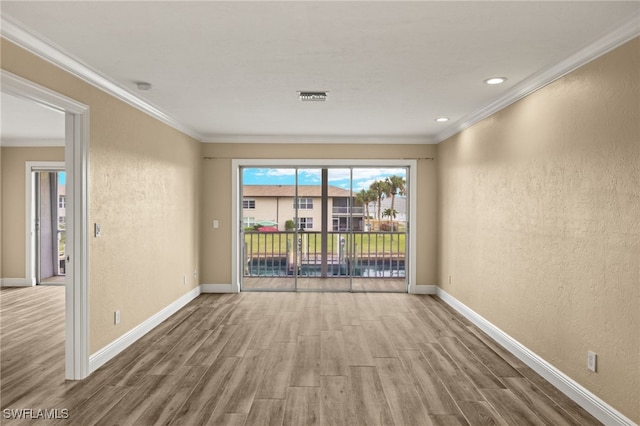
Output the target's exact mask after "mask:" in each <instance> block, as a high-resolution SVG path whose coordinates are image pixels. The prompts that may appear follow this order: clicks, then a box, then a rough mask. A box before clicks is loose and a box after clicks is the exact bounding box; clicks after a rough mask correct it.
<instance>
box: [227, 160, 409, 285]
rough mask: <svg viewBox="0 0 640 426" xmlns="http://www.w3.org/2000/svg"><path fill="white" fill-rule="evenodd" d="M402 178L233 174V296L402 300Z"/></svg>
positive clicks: (324, 171) (405, 227)
mask: <svg viewBox="0 0 640 426" xmlns="http://www.w3.org/2000/svg"><path fill="white" fill-rule="evenodd" d="M409 172H410V169H409V167H407V166H400V167H399V166H396V165H390V166H385V165H376V166H339V165H332V166H320V167H308V166H292V167H274V166H271V167H249V166H245V167H240V169H239V175H240V182H241V184H240V185H239V187H240V191H239V192H240V196H239V200H240V201H239V202H240V203H241V204H240V205H239V207H238V211H239V212H241V218H242V219H241V220H242V225H241V230H240V238H239V244H238V246H239V249H240V250H239V252H240V257H241V262H240V263H241V271H239V277H240V287H241V289H242V290H243V291H353V292H358V291H382V292H407V291H408V285H409V274H407V270H408V267H409V265H410V262H409V260H408V259H409V254H410V246H411V245H410V238H409V236H408V235H409V229H410V227H409V219H410V214H409V206H410V203H409V197H408V194H409V185H410V179H409V175H410V173H409Z"/></svg>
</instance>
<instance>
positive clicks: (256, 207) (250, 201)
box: [242, 185, 365, 231]
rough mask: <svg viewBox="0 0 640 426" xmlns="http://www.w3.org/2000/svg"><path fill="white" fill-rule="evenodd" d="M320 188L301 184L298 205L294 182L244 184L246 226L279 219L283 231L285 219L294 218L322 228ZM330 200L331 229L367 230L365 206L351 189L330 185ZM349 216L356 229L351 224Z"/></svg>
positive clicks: (311, 228) (303, 224) (312, 227)
mask: <svg viewBox="0 0 640 426" xmlns="http://www.w3.org/2000/svg"><path fill="white" fill-rule="evenodd" d="M321 192H322V188H321V187H320V186H319V185H302V186H299V187H298V194H297V196H298V197H297V200H298V201H297V209H296V203H295V200H296V194H295V186H294V185H245V186H243V190H242V219H243V226H244V227H245V228H249V227H253V226H255V225H256V224H257V223H258V222H261V221H267V222H274V223H277V227H278V230H280V231H284V230H285V225H286V222H287V221H288V220H293V221H294V222H297V223H296V227H297V228H298V229H303V230H305V231H320V230H321V229H322V226H321V223H322V209H321V206H322V202H321V201H322V193H321ZM327 203H328V204H327V206H328V218H327V229H328V230H329V231H349V230H353V231H363V230H364V222H365V221H364V219H365V218H364V208H363V207H362V206H358V205H357V204H358V203H357V202H356V201H355V198H354V197H353V196H352V195H351V192H350V191H349V190H346V189H342V188H338V187H336V186H332V185H329V187H328V200H327ZM296 210H297V216H296ZM350 217H352V219H353V229H351V228H350V227H349V218H350Z"/></svg>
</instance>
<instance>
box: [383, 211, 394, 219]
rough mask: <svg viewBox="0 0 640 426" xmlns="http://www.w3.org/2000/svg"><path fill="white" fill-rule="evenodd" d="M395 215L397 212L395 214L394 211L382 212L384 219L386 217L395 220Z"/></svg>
mask: <svg viewBox="0 0 640 426" xmlns="http://www.w3.org/2000/svg"><path fill="white" fill-rule="evenodd" d="M396 213H398V212H397V211H395V210H394V209H385V210H384V211H383V212H382V217H385V216H386V217H388V218H389V219H391V218H393V219H395V218H396Z"/></svg>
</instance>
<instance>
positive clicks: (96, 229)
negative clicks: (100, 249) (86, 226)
mask: <svg viewBox="0 0 640 426" xmlns="http://www.w3.org/2000/svg"><path fill="white" fill-rule="evenodd" d="M93 230H94V235H95V237H96V238H98V237H99V236H100V235H102V229H101V228H100V224H99V223H94V224H93Z"/></svg>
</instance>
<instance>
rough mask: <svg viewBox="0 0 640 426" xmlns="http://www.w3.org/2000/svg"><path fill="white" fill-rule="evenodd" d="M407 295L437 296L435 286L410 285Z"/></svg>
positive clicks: (436, 287)
mask: <svg viewBox="0 0 640 426" xmlns="http://www.w3.org/2000/svg"><path fill="white" fill-rule="evenodd" d="M409 294H438V286H437V285H412V286H410V287H409Z"/></svg>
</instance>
